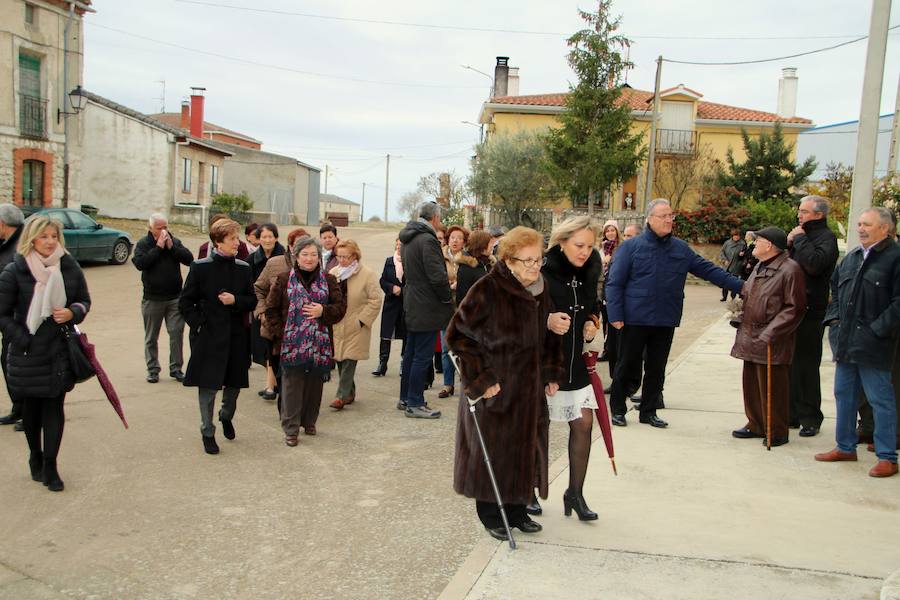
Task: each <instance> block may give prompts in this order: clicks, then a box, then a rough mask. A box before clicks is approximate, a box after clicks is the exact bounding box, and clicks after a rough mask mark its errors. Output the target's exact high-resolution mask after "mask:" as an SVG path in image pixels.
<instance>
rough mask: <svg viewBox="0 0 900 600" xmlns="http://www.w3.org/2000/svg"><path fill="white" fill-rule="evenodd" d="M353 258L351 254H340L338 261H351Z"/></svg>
mask: <svg viewBox="0 0 900 600" xmlns="http://www.w3.org/2000/svg"><path fill="white" fill-rule="evenodd" d="M351 258H353V256H352V255H350V254H338V255H337V259H338V260H350V259H351Z"/></svg>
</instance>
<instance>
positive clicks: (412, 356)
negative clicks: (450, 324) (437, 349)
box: [400, 331, 438, 408]
mask: <svg viewBox="0 0 900 600" xmlns="http://www.w3.org/2000/svg"><path fill="white" fill-rule="evenodd" d="M437 334H438V332H437V331H410V332H407V334H406V352H404V353H403V375H401V376H400V402H405V403H406V406H408V407H410V408H412V407H415V406H424V405H425V371H426V370H427V369H428V366H429V365H430V363H431V361H432V360H434V341H435V339H436V338H437Z"/></svg>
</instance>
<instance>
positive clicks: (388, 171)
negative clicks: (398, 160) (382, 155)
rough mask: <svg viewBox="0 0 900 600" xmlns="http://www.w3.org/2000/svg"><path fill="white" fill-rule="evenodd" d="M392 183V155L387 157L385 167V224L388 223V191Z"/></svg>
mask: <svg viewBox="0 0 900 600" xmlns="http://www.w3.org/2000/svg"><path fill="white" fill-rule="evenodd" d="M390 182H391V155H390V154H388V155H387V162H386V163H385V166H384V222H385V223H387V222H388V189H389V187H390Z"/></svg>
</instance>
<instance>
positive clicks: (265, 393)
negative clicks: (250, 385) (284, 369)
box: [259, 390, 278, 400]
mask: <svg viewBox="0 0 900 600" xmlns="http://www.w3.org/2000/svg"><path fill="white" fill-rule="evenodd" d="M259 395H260V396H262V397H263V399H264V400H274V399H275V397H276V396H278V394H276V393H275V391H274V390H261V391H260V392H259Z"/></svg>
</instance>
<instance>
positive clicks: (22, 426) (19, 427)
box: [13, 419, 25, 431]
mask: <svg viewBox="0 0 900 600" xmlns="http://www.w3.org/2000/svg"><path fill="white" fill-rule="evenodd" d="M13 430H14V431H25V424H24V423H22V419H19V420H18V421H16V425H15V426H14V427H13Z"/></svg>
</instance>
